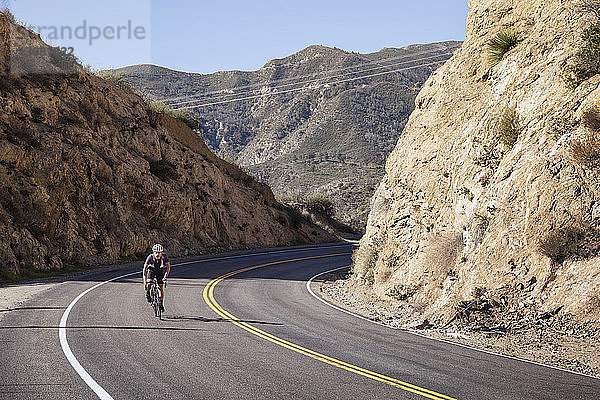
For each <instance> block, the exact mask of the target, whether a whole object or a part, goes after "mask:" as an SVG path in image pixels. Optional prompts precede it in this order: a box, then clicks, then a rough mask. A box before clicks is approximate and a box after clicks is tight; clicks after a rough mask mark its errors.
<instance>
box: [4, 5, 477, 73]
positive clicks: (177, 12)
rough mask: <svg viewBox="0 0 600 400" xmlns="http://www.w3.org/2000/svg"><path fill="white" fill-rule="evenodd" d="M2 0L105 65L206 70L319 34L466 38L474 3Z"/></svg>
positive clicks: (262, 57)
mask: <svg viewBox="0 0 600 400" xmlns="http://www.w3.org/2000/svg"><path fill="white" fill-rule="evenodd" d="M0 3H4V5H7V4H8V5H9V8H11V9H12V11H13V13H14V14H15V16H16V17H17V19H20V20H22V21H24V22H26V23H27V24H29V25H30V26H31V27H33V28H35V29H36V30H38V31H40V30H41V31H42V32H41V33H42V35H43V36H44V37H45V38H46V40H47V41H48V42H50V43H51V44H53V45H60V46H64V47H72V48H73V50H74V52H75V54H76V55H77V56H78V57H79V58H80V59H81V60H82V62H83V63H84V64H90V65H91V66H92V67H94V68H96V69H104V68H114V67H119V66H124V65H130V64H137V63H153V64H158V65H163V66H166V67H169V68H173V69H178V70H184V71H193V72H201V73H211V72H215V71H220V70H232V69H241V70H255V69H258V68H260V67H261V66H262V65H264V64H265V63H266V62H267V61H269V60H271V59H273V58H282V57H286V56H288V55H290V54H293V53H295V52H297V51H299V50H301V49H303V48H305V47H307V46H309V45H311V44H322V45H325V46H330V47H334V46H335V47H338V48H341V49H344V50H347V51H357V52H360V53H365V52H374V51H378V50H380V49H382V48H384V47H402V46H406V45H409V44H413V43H429V42H434V41H442V40H463V39H464V37H465V32H466V31H465V24H466V15H467V11H468V8H467V0H422V1H414V0H413V1H405V0H396V1H378V0H371V1H364V0H363V1H355V0H346V1H327V0H321V1H315V0H305V1H302V2H290V1H287V2H286V1H271V0H265V1H261V0H255V1H221V2H218V1H214V0H213V1H192V0H189V1H183V0H182V1H176V0H173V1H158V0H153V1H150V0H119V1H116V0H104V1H102V2H84V1H81V0H53V1H48V0H12V1H9V0H0ZM84 23H85V25H84ZM42 27H44V28H42ZM40 28H42V29H40ZM77 28H79V30H77V31H76V29H77ZM75 33H78V35H76V34H75ZM117 33H118V35H117ZM76 36H77V37H76ZM117 36H118V37H117Z"/></svg>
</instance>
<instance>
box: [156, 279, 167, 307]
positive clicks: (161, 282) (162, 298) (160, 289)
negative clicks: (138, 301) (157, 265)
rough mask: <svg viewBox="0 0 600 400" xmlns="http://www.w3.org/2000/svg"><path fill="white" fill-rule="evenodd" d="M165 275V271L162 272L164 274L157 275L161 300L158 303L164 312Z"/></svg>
mask: <svg viewBox="0 0 600 400" xmlns="http://www.w3.org/2000/svg"><path fill="white" fill-rule="evenodd" d="M163 275H164V271H162V273H157V274H156V283H158V293H159V295H160V300H159V301H158V302H159V304H160V309H161V310H164V306H163V301H164V299H165V290H164V282H163Z"/></svg>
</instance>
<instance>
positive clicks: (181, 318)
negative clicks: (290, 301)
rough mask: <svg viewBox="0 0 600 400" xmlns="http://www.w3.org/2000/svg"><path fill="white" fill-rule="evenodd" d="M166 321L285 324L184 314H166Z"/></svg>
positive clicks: (164, 317)
mask: <svg viewBox="0 0 600 400" xmlns="http://www.w3.org/2000/svg"><path fill="white" fill-rule="evenodd" d="M163 319H164V320H165V321H200V322H234V321H235V322H245V323H247V324H259V325H276V326H283V324H282V323H279V322H265V321H244V320H241V319H230V318H206V317H200V316H183V315H172V316H164V315H163Z"/></svg>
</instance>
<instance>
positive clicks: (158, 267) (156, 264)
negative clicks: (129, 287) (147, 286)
mask: <svg viewBox="0 0 600 400" xmlns="http://www.w3.org/2000/svg"><path fill="white" fill-rule="evenodd" d="M167 263H169V257H167V255H166V254H165V253H163V254H162V256H161V257H160V258H154V254H150V255H149V256H148V258H146V263H145V264H144V266H148V268H150V269H151V270H154V271H161V272H162V271H163V270H164V269H165V268H167Z"/></svg>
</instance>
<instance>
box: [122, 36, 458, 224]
mask: <svg viewBox="0 0 600 400" xmlns="http://www.w3.org/2000/svg"><path fill="white" fill-rule="evenodd" d="M459 45H460V43H459V42H441V43H431V44H423V45H413V46H408V47H405V48H402V49H393V48H389V49H384V50H381V51H379V52H376V53H371V54H358V53H350V52H346V51H343V50H340V49H335V48H328V47H325V46H310V47H308V48H306V49H304V50H302V51H300V52H298V53H296V54H293V55H291V56H289V57H286V58H283V59H276V60H272V61H269V62H268V63H267V64H266V65H265V66H264V67H262V68H261V69H259V70H257V71H251V72H243V71H226V72H217V73H214V74H210V75H201V74H191V73H184V72H178V71H172V70H168V69H166V68H161V67H156V66H152V65H138V66H132V67H126V68H121V69H119V70H117V72H118V73H120V74H122V75H123V77H124V78H125V79H126V80H127V81H128V82H130V83H131V84H132V85H133V86H135V87H136V88H138V89H139V90H141V91H142V92H143V93H145V94H147V95H148V96H150V97H153V98H159V99H167V100H166V102H167V103H169V104H178V106H195V105H198V106H199V107H198V108H195V109H194V108H193V109H192V110H193V112H194V113H195V115H197V116H198V117H199V118H200V121H201V123H202V126H203V128H204V130H205V139H206V141H207V144H208V145H209V146H210V147H211V148H212V149H214V150H215V151H217V152H218V153H219V154H221V155H223V156H226V157H228V158H231V159H233V160H234V161H235V162H236V163H238V164H239V165H243V166H247V167H248V168H249V169H250V171H251V173H252V174H253V175H254V176H257V177H259V179H260V180H261V181H263V182H266V183H268V184H269V186H271V187H272V188H273V190H274V191H275V193H276V194H277V195H282V196H286V195H287V196H294V195H296V194H298V195H300V196H306V195H308V194H310V193H313V192H321V193H326V194H327V196H328V197H329V198H330V199H331V200H332V201H333V202H334V204H335V205H336V209H337V210H338V211H339V212H338V217H339V218H340V219H342V220H343V221H344V222H346V223H352V222H354V225H355V226H357V227H358V226H360V227H361V229H362V228H364V225H365V222H366V216H367V212H368V202H369V199H370V198H371V196H372V195H373V192H374V190H375V187H376V186H377V183H378V182H379V181H380V180H381V177H382V176H383V165H384V163H385V158H386V157H387V156H388V154H389V153H390V152H391V151H392V149H393V147H394V145H395V144H396V141H397V140H398V135H399V133H400V132H401V131H402V128H403V127H404V125H405V123H406V121H407V119H408V115H409V114H410V113H411V111H412V110H413V108H414V99H415V96H416V94H417V93H418V91H419V88H420V87H421V85H422V84H423V82H424V81H425V80H426V79H427V78H428V77H429V75H430V74H431V72H432V71H433V70H434V69H435V68H437V67H438V66H439V65H440V64H442V63H443V62H445V61H446V60H447V59H448V58H449V57H450V55H451V54H452V52H453V51H454V50H455V49H456V48H458V46H459ZM361 77H362V79H359V78H361ZM365 77H366V78H365ZM185 96H192V97H185ZM194 96H195V97H194ZM169 98H179V100H178V101H177V100H171V101H168V99H169ZM239 99H243V100H242V101H238V100H239ZM231 100H234V101H231ZM206 104H212V105H210V106H208V105H206ZM176 106H177V105H176Z"/></svg>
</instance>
